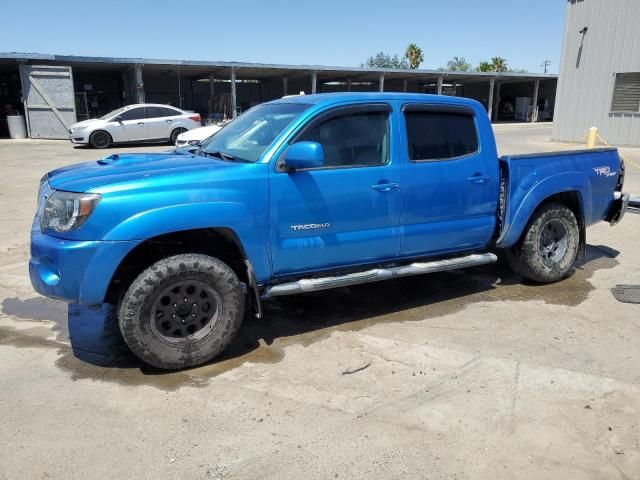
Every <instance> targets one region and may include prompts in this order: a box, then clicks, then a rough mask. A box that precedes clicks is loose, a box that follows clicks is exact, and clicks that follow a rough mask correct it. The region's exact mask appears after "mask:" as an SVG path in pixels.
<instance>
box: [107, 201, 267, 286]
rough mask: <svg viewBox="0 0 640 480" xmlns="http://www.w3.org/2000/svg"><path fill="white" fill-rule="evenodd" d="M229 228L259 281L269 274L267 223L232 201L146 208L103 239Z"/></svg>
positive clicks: (117, 239) (141, 237)
mask: <svg viewBox="0 0 640 480" xmlns="http://www.w3.org/2000/svg"><path fill="white" fill-rule="evenodd" d="M205 228H225V229H229V230H231V231H232V232H233V233H234V234H235V235H236V237H237V238H238V240H239V242H240V246H241V248H242V249H243V250H244V252H245V253H246V256H247V260H249V261H250V262H251V265H252V266H253V271H254V272H255V276H256V279H257V281H258V282H262V281H266V280H267V279H268V278H269V277H270V275H271V262H270V260H269V259H270V257H269V251H268V244H269V243H268V241H267V238H266V235H267V228H266V225H263V224H260V222H258V220H257V219H256V217H255V215H254V214H253V213H252V212H251V211H250V210H249V209H248V208H247V207H246V206H244V205H242V204H240V203H234V202H206V203H188V204H179V205H171V206H167V207H160V208H156V209H151V210H146V211H144V212H140V213H137V214H135V215H133V216H131V217H128V218H126V219H125V220H124V221H122V222H120V223H119V224H118V225H116V226H115V227H114V228H113V229H111V230H110V231H109V232H108V233H107V234H106V235H105V238H104V240H106V241H122V240H128V241H130V240H138V241H144V240H148V239H151V238H154V237H157V236H160V235H165V234H169V233H175V232H180V231H186V230H195V229H205Z"/></svg>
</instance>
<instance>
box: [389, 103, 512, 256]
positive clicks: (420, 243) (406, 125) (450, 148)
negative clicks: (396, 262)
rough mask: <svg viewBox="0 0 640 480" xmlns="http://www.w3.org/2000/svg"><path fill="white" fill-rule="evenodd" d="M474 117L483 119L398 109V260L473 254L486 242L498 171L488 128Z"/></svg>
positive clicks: (452, 109)
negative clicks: (400, 232) (400, 200)
mask: <svg viewBox="0 0 640 480" xmlns="http://www.w3.org/2000/svg"><path fill="white" fill-rule="evenodd" d="M476 113H478V114H479V115H486V113H484V111H480V110H478V112H476V111H475V110H474V109H472V108H471V107H469V106H465V105H460V106H457V105H442V104H433V105H431V104H425V103H420V104H411V103H406V104H404V105H402V108H401V117H402V122H401V126H402V128H403V130H404V135H403V138H404V139H405V142H404V162H403V168H402V186H403V210H402V217H401V222H400V223H401V225H402V226H403V235H402V241H401V255H403V256H420V255H430V254H438V253H445V252H454V251H464V250H473V249H477V248H482V247H484V246H485V245H486V244H487V243H488V242H489V241H490V240H491V238H492V236H493V233H494V229H495V226H496V211H497V201H498V189H499V184H498V182H499V165H498V160H497V154H496V151H495V143H494V141H493V140H492V137H491V136H490V130H491V126H490V124H489V122H488V120H487V119H485V118H483V119H478V118H476ZM479 120H482V123H480V122H479ZM479 124H480V125H483V126H486V128H488V129H489V132H488V133H487V135H485V136H482V135H480V134H479V129H478V125H479Z"/></svg>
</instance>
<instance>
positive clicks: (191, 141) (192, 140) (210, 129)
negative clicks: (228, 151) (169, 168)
mask: <svg viewBox="0 0 640 480" xmlns="http://www.w3.org/2000/svg"><path fill="white" fill-rule="evenodd" d="M223 126H224V123H219V124H217V125H207V126H206V127H200V128H196V129H194V130H189V131H188V132H183V133H181V134H180V135H178V138H177V140H176V147H187V146H189V145H199V144H201V143H202V142H204V141H205V140H206V139H207V138H209V137H210V136H212V135H213V134H215V133H218V131H220V129H222V127H223Z"/></svg>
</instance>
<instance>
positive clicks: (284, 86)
mask: <svg viewBox="0 0 640 480" xmlns="http://www.w3.org/2000/svg"><path fill="white" fill-rule="evenodd" d="M288 89H289V79H288V78H287V77H282V96H286V95H287V90H288Z"/></svg>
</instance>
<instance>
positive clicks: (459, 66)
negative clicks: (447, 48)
mask: <svg viewBox="0 0 640 480" xmlns="http://www.w3.org/2000/svg"><path fill="white" fill-rule="evenodd" d="M470 69H471V65H469V64H468V63H467V61H466V60H465V59H464V57H453V58H452V59H451V60H449V61H448V62H447V70H450V71H453V72H468V71H469V70H470Z"/></svg>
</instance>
